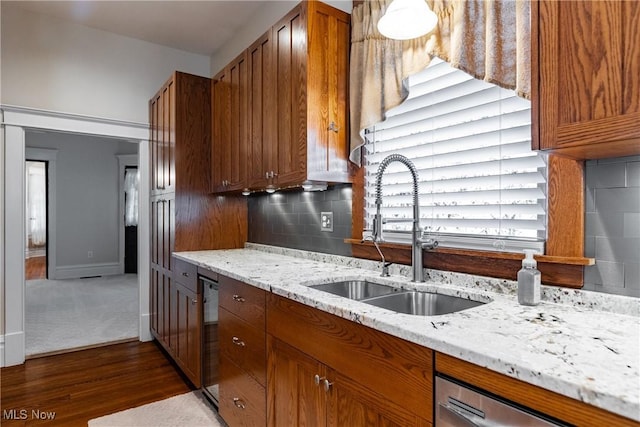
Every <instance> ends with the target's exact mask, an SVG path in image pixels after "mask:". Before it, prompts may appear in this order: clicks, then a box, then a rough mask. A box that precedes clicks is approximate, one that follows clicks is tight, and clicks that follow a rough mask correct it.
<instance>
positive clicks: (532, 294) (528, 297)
mask: <svg viewBox="0 0 640 427" xmlns="http://www.w3.org/2000/svg"><path fill="white" fill-rule="evenodd" d="M535 253H536V252H535V251H533V250H530V249H525V250H524V254H525V256H524V259H523V260H522V269H521V270H520V271H518V302H519V303H520V304H522V305H538V304H540V271H538V269H537V268H536V267H537V262H536V260H535V259H534V258H533V254H535Z"/></svg>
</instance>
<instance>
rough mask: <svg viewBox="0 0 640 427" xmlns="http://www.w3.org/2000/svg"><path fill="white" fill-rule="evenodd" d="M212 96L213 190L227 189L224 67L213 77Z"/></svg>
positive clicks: (226, 85)
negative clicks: (225, 183)
mask: <svg viewBox="0 0 640 427" xmlns="http://www.w3.org/2000/svg"><path fill="white" fill-rule="evenodd" d="M211 88H212V89H211V91H212V93H211V97H212V100H213V101H212V105H211V110H212V120H211V124H212V127H213V129H212V139H211V191H212V192H214V193H217V192H223V191H225V185H224V182H225V180H226V176H227V175H228V167H229V164H228V163H225V161H224V159H225V157H226V151H227V145H228V144H229V126H230V123H229V119H230V117H229V115H230V112H229V103H230V101H229V93H230V91H229V89H230V88H229V75H228V74H227V69H224V70H223V71H221V72H220V73H218V74H217V75H216V76H215V77H214V78H213V84H212V85H211Z"/></svg>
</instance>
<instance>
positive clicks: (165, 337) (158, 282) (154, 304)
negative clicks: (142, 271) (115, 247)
mask: <svg viewBox="0 0 640 427" xmlns="http://www.w3.org/2000/svg"><path fill="white" fill-rule="evenodd" d="M170 300H171V277H169V276H167V275H165V274H164V273H163V270H162V269H159V268H157V267H156V266H152V267H151V301H150V304H151V307H150V311H151V332H152V333H153V336H154V337H155V338H156V339H157V340H158V341H159V342H160V343H161V344H162V346H163V347H164V348H165V349H167V350H168V351H169V352H171V350H170V348H171V347H170V313H171V307H170Z"/></svg>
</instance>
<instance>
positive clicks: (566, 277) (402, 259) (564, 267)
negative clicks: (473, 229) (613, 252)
mask: <svg viewBox="0 0 640 427" xmlns="http://www.w3.org/2000/svg"><path fill="white" fill-rule="evenodd" d="M345 243H350V244H351V249H352V253H353V256H354V257H356V258H365V259H371V260H377V261H379V260H380V255H379V254H378V251H377V250H376V248H375V247H374V246H373V244H372V243H371V242H370V241H367V242H364V243H363V242H361V241H360V240H359V239H345ZM379 246H380V249H381V250H382V253H383V254H384V256H385V259H386V260H387V261H391V262H394V263H397V264H406V265H409V264H411V246H410V245H406V244H401V243H381V244H379ZM422 257H423V261H424V266H425V268H432V269H435V270H446V271H455V272H458V273H468V274H477V275H480V276H489V277H496V278H500V279H509V280H516V276H517V273H518V270H520V268H521V265H522V259H523V257H524V255H523V254H519V253H515V252H494V251H479V250H470V249H455V248H436V249H432V250H428V251H423V254H422ZM535 259H536V260H537V261H538V269H539V270H540V272H541V273H542V283H544V284H545V285H555V286H564V287H569V288H581V287H582V285H583V274H584V267H585V266H588V265H593V264H594V263H595V260H594V259H593V258H583V257H561V256H548V255H536V256H535Z"/></svg>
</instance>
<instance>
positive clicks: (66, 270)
mask: <svg viewBox="0 0 640 427" xmlns="http://www.w3.org/2000/svg"><path fill="white" fill-rule="evenodd" d="M25 145H26V147H27V148H49V149H55V150H57V158H56V177H55V178H56V193H57V194H55V195H50V197H55V198H56V203H55V206H56V213H55V218H56V220H55V224H50V227H55V229H56V232H55V235H56V241H55V242H54V244H55V251H56V266H55V278H58V279H61V278H72V277H83V276H90V275H91V276H92V275H100V274H109V272H112V271H113V272H114V273H117V269H118V265H119V261H120V257H119V241H118V237H119V221H118V220H119V216H118V215H119V204H118V203H119V197H120V193H119V188H118V185H119V181H118V171H119V166H118V158H117V157H116V156H117V155H118V154H137V152H138V146H137V144H132V143H128V142H124V141H120V140H117V139H113V140H109V139H106V138H98V137H94V136H84V135H73V134H66V133H59V132H46V133H41V132H27V133H26V137H25ZM89 251H91V252H92V256H91V257H88V255H87V254H88V252H89ZM112 274H113V273H112Z"/></svg>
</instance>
